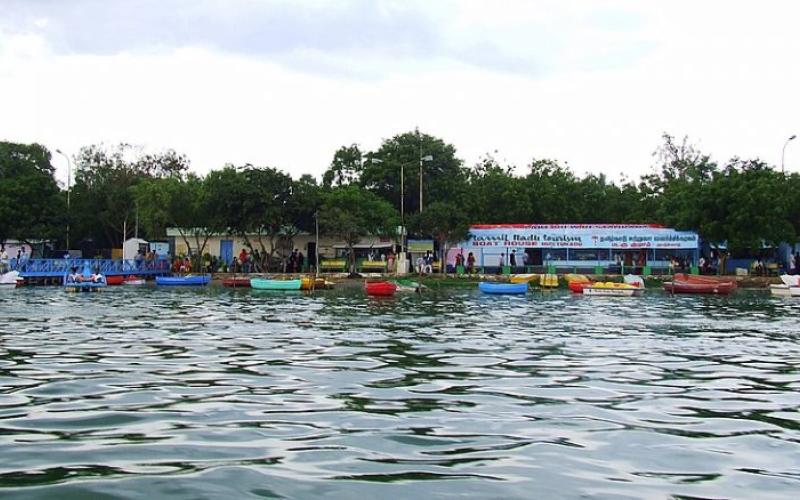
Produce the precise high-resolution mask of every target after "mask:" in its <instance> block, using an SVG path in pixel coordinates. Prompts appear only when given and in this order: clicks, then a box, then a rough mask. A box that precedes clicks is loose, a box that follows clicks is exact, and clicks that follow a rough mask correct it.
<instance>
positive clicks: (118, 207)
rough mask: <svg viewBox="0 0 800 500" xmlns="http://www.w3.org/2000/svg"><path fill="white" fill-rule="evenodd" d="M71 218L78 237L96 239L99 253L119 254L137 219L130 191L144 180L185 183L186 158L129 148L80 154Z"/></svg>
mask: <svg viewBox="0 0 800 500" xmlns="http://www.w3.org/2000/svg"><path fill="white" fill-rule="evenodd" d="M75 164H76V167H77V174H76V176H75V187H74V189H73V192H72V193H73V196H72V200H73V205H74V210H73V212H74V213H75V215H76V224H75V226H76V232H77V234H78V235H81V236H84V237H89V238H92V239H94V240H95V241H96V242H97V244H98V245H99V246H101V247H106V248H108V247H112V248H119V247H120V246H121V245H122V242H123V241H124V240H125V239H126V238H127V237H128V234H124V232H125V231H124V228H125V227H126V226H127V227H132V226H133V224H132V223H133V221H134V220H135V219H136V211H137V207H136V203H135V201H134V196H133V191H132V188H133V187H134V186H135V185H136V184H137V183H139V182H140V181H141V180H143V179H150V178H168V177H174V178H178V179H181V178H183V176H184V175H185V173H186V172H187V170H188V168H189V162H188V160H187V159H186V157H185V156H183V155H179V154H177V153H175V152H174V151H172V150H167V151H166V152H165V153H157V154H142V153H141V148H138V147H135V146H132V145H130V144H125V143H122V144H118V145H116V146H110V147H108V146H105V145H102V144H99V145H98V144H96V145H91V146H87V147H84V148H81V150H80V151H79V153H78V156H77V157H76V159H75Z"/></svg>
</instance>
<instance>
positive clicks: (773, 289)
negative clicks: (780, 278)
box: [769, 285, 792, 297]
mask: <svg viewBox="0 0 800 500" xmlns="http://www.w3.org/2000/svg"><path fill="white" fill-rule="evenodd" d="M769 293H771V294H772V295H775V296H778V297H791V296H792V291H791V287H790V286H789V285H770V286H769Z"/></svg>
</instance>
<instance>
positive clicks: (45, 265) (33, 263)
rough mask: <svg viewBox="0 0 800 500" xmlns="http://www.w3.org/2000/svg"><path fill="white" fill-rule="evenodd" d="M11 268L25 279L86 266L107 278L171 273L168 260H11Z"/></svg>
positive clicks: (51, 275) (58, 273)
mask: <svg viewBox="0 0 800 500" xmlns="http://www.w3.org/2000/svg"><path fill="white" fill-rule="evenodd" d="M9 266H10V267H11V269H12V270H15V271H18V272H19V273H20V276H22V277H23V278H37V277H58V276H63V275H64V274H66V273H68V272H70V271H71V270H72V268H73V267H75V268H77V270H78V272H80V271H82V270H83V269H84V268H85V267H86V266H89V269H91V270H92V271H94V270H98V272H100V273H101V274H104V275H106V276H114V275H120V274H122V275H128V274H135V275H150V276H154V275H160V274H168V273H169V272H170V270H171V269H170V261H169V260H168V259H155V260H145V259H141V260H139V259H27V260H22V259H21V260H20V261H17V259H11V260H10V262H9Z"/></svg>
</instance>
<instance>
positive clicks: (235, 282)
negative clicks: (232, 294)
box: [222, 278, 250, 288]
mask: <svg viewBox="0 0 800 500" xmlns="http://www.w3.org/2000/svg"><path fill="white" fill-rule="evenodd" d="M222 286H227V287H230V288H250V278H225V279H224V280H222Z"/></svg>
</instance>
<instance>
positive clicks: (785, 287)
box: [769, 274, 800, 297]
mask: <svg viewBox="0 0 800 500" xmlns="http://www.w3.org/2000/svg"><path fill="white" fill-rule="evenodd" d="M781 281H782V282H783V283H782V284H780V285H770V286H769V293H771V294H772V295H777V296H779V297H791V296H792V289H793V288H798V287H800V275H791V274H782V275H781Z"/></svg>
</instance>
